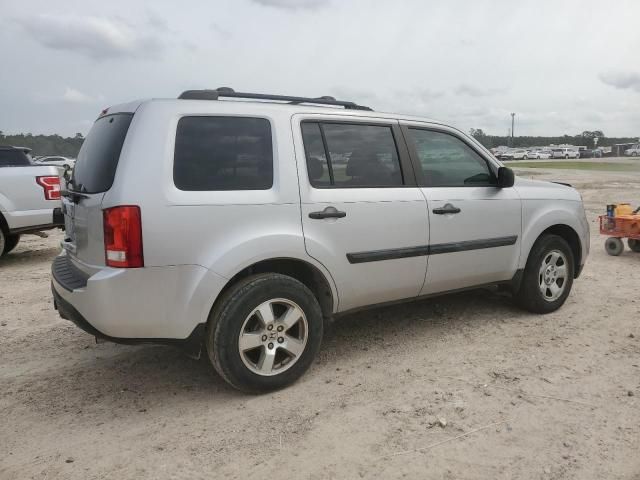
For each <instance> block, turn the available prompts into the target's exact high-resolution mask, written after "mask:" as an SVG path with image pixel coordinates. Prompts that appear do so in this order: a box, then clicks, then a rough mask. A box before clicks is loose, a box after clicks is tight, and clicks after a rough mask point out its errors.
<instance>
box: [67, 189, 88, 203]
mask: <svg viewBox="0 0 640 480" xmlns="http://www.w3.org/2000/svg"><path fill="white" fill-rule="evenodd" d="M60 195H62V196H63V197H67V198H70V199H71V200H72V201H74V202H75V201H77V200H78V199H80V198H89V195H87V194H86V193H82V192H78V191H77V190H71V189H70V188H67V189H66V190H64V189H63V190H60Z"/></svg>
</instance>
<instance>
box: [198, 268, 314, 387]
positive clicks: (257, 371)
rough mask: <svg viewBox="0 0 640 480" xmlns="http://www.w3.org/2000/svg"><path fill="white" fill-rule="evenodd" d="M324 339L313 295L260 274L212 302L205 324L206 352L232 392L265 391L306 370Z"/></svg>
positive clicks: (299, 285)
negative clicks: (214, 302) (234, 389)
mask: <svg viewBox="0 0 640 480" xmlns="http://www.w3.org/2000/svg"><path fill="white" fill-rule="evenodd" d="M322 334H323V320H322V312H321V310H320V305H319V304H318V300H317V299H316V297H315V296H314V295H313V293H312V292H311V291H310V290H309V289H308V288H307V287H306V286H305V285H303V284H302V283H300V282H299V281H298V280H296V279H294V278H291V277H288V276H285V275H280V274H276V273H263V274H258V275H253V276H251V277H247V278H245V279H244V280H241V281H240V282H238V283H237V284H235V285H233V286H232V287H230V288H229V289H228V290H227V291H226V292H225V293H224V294H223V296H222V297H221V298H220V300H219V301H218V302H217V303H216V306H215V307H214V308H213V310H212V311H211V314H210V316H209V322H208V325H207V333H206V345H207V353H208V354H209V359H210V360H211V363H212V364H213V366H214V368H215V369H216V371H217V372H218V373H219V374H220V376H221V377H222V378H224V380H226V381H227V382H228V383H229V384H231V385H232V386H233V387H235V388H237V389H239V390H242V391H245V392H250V393H259V392H266V391H270V390H276V389H279V388H283V387H286V386H287V385H290V384H292V383H293V382H295V381H296V380H297V379H298V378H299V377H300V376H302V374H303V373H304V372H306V371H307V369H308V368H309V366H310V365H311V363H312V362H313V359H314V357H315V356H316V353H317V352H318V349H319V348H320V343H321V342H322Z"/></svg>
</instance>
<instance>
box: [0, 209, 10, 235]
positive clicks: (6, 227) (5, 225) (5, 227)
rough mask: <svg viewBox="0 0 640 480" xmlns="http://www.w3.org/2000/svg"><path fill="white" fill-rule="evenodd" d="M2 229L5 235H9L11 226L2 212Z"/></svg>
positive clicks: (0, 217) (0, 219)
mask: <svg viewBox="0 0 640 480" xmlns="http://www.w3.org/2000/svg"><path fill="white" fill-rule="evenodd" d="M0 228H1V229H2V232H3V233H4V234H5V235H8V234H9V224H8V223H7V220H6V218H4V215H3V214H2V212H0Z"/></svg>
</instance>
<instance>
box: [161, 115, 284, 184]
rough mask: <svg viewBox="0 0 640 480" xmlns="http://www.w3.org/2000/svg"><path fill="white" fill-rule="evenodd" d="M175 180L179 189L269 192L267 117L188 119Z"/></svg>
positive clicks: (181, 131)
mask: <svg viewBox="0 0 640 480" xmlns="http://www.w3.org/2000/svg"><path fill="white" fill-rule="evenodd" d="M173 181H174V183H175V186H176V187H177V188H178V189H180V190H188V191H211V190H268V189H270V188H271V187H272V186H273V145H272V140H271V124H270V123H269V121H268V120H266V119H264V118H249V117H220V116H216V117H209V116H189V117H183V118H181V119H180V120H179V121H178V127H177V130H176V145H175V152H174V162H173Z"/></svg>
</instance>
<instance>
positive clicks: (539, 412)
mask: <svg viewBox="0 0 640 480" xmlns="http://www.w3.org/2000/svg"><path fill="white" fill-rule="evenodd" d="M520 173H521V174H523V175H525V176H534V178H546V179H557V180H560V181H568V182H570V183H573V184H574V185H575V186H577V187H578V188H579V189H580V191H581V192H582V195H583V197H584V199H585V202H586V206H587V209H588V214H589V216H590V220H591V221H592V232H591V233H592V237H591V239H592V251H591V256H590V258H589V260H588V262H587V266H586V268H585V270H584V273H583V275H582V277H581V278H580V279H579V280H578V281H577V282H576V283H575V284H574V290H573V293H572V295H571V296H570V297H569V300H568V301H567V303H566V305H565V306H564V307H563V308H562V309H561V310H560V311H558V312H555V313H553V314H550V315H547V316H544V317H543V316H535V315H531V314H528V313H524V312H522V311H520V310H518V309H516V308H515V307H514V306H512V304H511V303H510V300H509V299H508V298H506V297H504V296H501V295H498V294H497V293H495V292H491V291H487V290H484V291H477V292H471V293H465V294H456V295H452V296H447V297H441V298H438V299H433V300H430V301H421V302H416V303H412V304H405V305H401V306H394V307H387V308H382V309H376V310H370V311H367V312H362V313H359V314H356V315H352V316H349V317H345V318H343V319H341V320H340V321H339V322H337V323H336V325H335V327H334V328H333V330H332V333H331V334H330V336H329V338H327V339H326V341H325V343H324V345H323V348H322V351H321V354H320V357H319V359H318V361H317V362H316V363H315V364H314V365H313V367H312V368H311V370H310V371H309V372H308V373H307V375H305V376H304V377H303V378H302V379H301V381H299V382H298V383H297V384H296V385H294V386H293V387H290V388H288V389H286V390H283V391H280V392H277V393H274V394H269V395H264V396H246V395H243V394H240V393H238V392H236V391H234V390H232V389H231V388H229V387H227V385H226V384H225V383H224V382H223V381H222V380H221V379H220V378H218V377H217V376H216V374H215V373H214V372H213V370H212V368H210V367H209V366H208V365H207V363H206V362H205V361H204V360H201V361H195V360H191V359H189V358H186V357H184V356H183V355H182V354H181V353H180V352H179V351H177V350H173V349H172V348H170V347H161V346H139V347H131V346H121V345H113V344H99V345H97V344H95V343H94V341H93V338H92V337H90V336H88V335H87V334H85V333H83V332H82V331H80V330H79V329H77V328H76V327H74V326H73V325H72V324H70V323H69V322H66V321H64V320H61V319H60V318H59V317H58V316H57V314H56V312H54V310H53V306H52V302H51V299H50V291H49V265H50V262H51V260H52V258H53V257H54V256H55V255H56V254H57V252H58V248H59V247H58V243H59V240H60V239H61V235H60V233H53V234H51V235H50V237H49V238H47V239H40V238H37V237H33V236H31V237H25V240H24V241H23V242H22V243H21V244H20V246H19V247H18V248H17V249H16V251H15V252H14V253H12V254H10V255H9V256H8V257H6V258H4V259H3V260H1V261H0V325H1V326H0V412H1V417H0V418H1V421H0V478H1V479H3V480H4V479H13V478H19V479H23V478H38V479H42V478H46V479H51V478H65V479H76V478H77V479H94V478H113V479H123V478H136V479H143V478H185V479H186V478H188V479H190V480H192V479H199V478H205V477H206V478H218V477H219V478H238V479H244V478H265V477H269V476H272V477H274V478H275V477H278V478H311V479H321V478H322V479H324V478H336V479H345V478H360V477H363V478H402V477H406V478H442V479H459V478H522V479H532V478H575V479H587V478H594V479H595V478H606V479H616V478H636V479H638V478H640V455H639V453H638V452H640V296H639V295H638V294H639V293H640V255H638V254H634V253H631V252H629V250H628V249H627V250H626V251H625V253H624V254H623V255H622V256H621V257H618V258H613V257H609V256H607V255H606V254H605V252H604V250H603V238H602V237H600V236H599V234H598V232H597V225H596V224H595V218H596V215H597V214H599V213H600V212H603V211H604V209H605V205H606V204H607V203H612V202H616V201H624V200H627V201H631V202H632V203H636V204H637V203H640V174H638V173H606V172H582V171H580V172H572V171H553V172H551V171H546V172H545V171H541V170H527V171H524V170H523V171H522V172H520ZM487 425H490V426H488V427H487ZM476 429H481V430H478V431H476V432H473V431H474V430H476ZM469 432H472V433H469ZM465 433H469V434H468V435H466V436H461V435H463V434H465ZM458 436H461V437H460V438H456V437H458Z"/></svg>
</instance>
